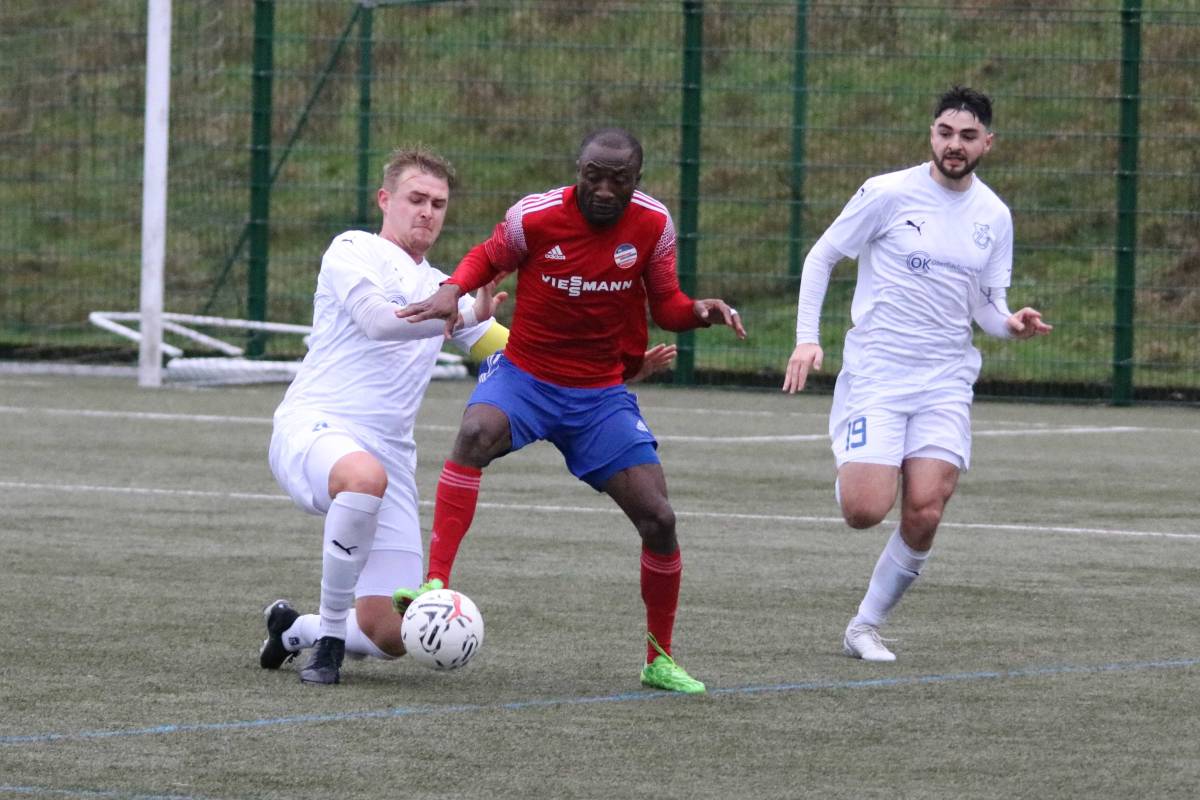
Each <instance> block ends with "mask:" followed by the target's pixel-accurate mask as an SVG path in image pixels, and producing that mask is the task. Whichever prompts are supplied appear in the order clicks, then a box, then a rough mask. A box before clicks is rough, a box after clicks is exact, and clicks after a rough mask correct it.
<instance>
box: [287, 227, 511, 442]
mask: <svg viewBox="0 0 1200 800" xmlns="http://www.w3.org/2000/svg"><path fill="white" fill-rule="evenodd" d="M447 277H448V276H447V275H446V274H445V273H443V272H442V271H441V270H438V269H435V268H434V267H433V266H431V265H430V263H429V262H428V261H426V260H424V259H422V261H421V263H420V264H416V263H414V262H413V260H412V257H411V256H409V255H408V253H406V252H405V251H404V250H403V249H401V248H400V247H398V246H397V245H395V244H393V243H392V242H390V241H388V240H387V239H384V238H383V237H381V236H377V235H375V234H373V233H367V232H365V231H347V232H345V233H343V234H340V235H338V236H336V237H334V240H333V242H332V243H331V244H330V245H329V248H328V249H327V250H326V251H325V255H324V257H323V258H322V259H321V271H320V273H319V274H318V275H317V291H316V294H315V296H314V298H313V332H312V337H311V339H310V341H309V350H308V354H307V355H305V357H304V362H303V363H302V364H301V365H300V370H299V372H298V374H297V375H296V377H295V379H294V380H293V381H292V384H291V386H289V387H288V390H287V393H286V394H285V395H284V398H283V402H282V403H280V405H279V408H277V409H276V411H275V424H276V425H277V426H278V425H280V424H286V421H287V418H288V416H289V415H291V414H293V413H297V412H303V414H304V416H309V413H308V412H313V411H316V412H319V413H320V414H323V415H326V416H329V417H332V418H334V419H336V420H338V421H339V422H341V423H343V424H344V425H347V426H349V427H351V428H352V429H355V430H358V431H361V432H363V433H364V434H367V435H369V436H371V437H372V438H373V439H375V440H376V441H375V442H373V444H376V446H378V445H379V444H382V445H383V446H385V447H387V448H389V449H395V451H396V452H394V453H392V455H395V456H399V457H400V458H402V459H404V458H406V457H407V456H411V455H412V454H413V453H415V449H416V445H415V443H414V442H413V437H412V432H413V426H414V425H415V423H416V417H417V410H418V408H419V407H420V404H421V399H422V398H423V397H424V396H425V389H426V388H427V387H428V386H429V381H430V379H431V378H432V376H433V367H434V363H435V362H436V361H437V356H438V353H439V352H440V351H441V349H442V344H443V342H444V337H443V336H432V337H430V338H427V339H417V340H413V341H378V340H375V339H371V338H368V337H367V335H366V334H364V333H363V332H362V330H361V329H360V328H359V327H358V325H357V324H356V323H355V322H354V320H353V319H352V318H351V316H350V312H349V311H348V310H347V309H346V298H347V296H348V295H349V294H350V292H351V290H353V289H354V288H355V287H356V286H358V285H359V284H360V283H362V282H363V281H368V282H370V283H371V284H373V285H374V286H376V287H378V289H379V291H380V292H382V293H383V295H384V297H386V298H387V300H388V302H390V303H393V304H395V305H396V306H397V307H401V306H405V305H408V304H409V303H413V302H416V301H419V300H424V299H425V298H426V297H428V296H429V295H431V294H433V293H434V292H435V291H437V289H438V286H439V285H440V284H441V283H442V281H444V280H446V278H447ZM473 304H474V298H473V297H471V296H468V295H464V296H463V297H462V298H461V299H460V300H459V308H460V310H464V311H465V309H467V308H469V307H470V306H471V305H473ZM490 324H491V320H490V319H489V320H485V321H484V322H482V323H480V324H478V325H474V326H471V327H469V328H463V329H460V330H459V331H457V332H456V333H455V335H454V337H453V341H454V343H455V344H456V345H457V346H459V347H460V348H462V349H463V350H464V351H467V350H469V349H470V347H471V345H473V344H474V343H475V342H476V341H477V340H478V339H479V338H480V337H481V336H483V334H484V332H485V331H486V330H487V328H488V326H489V325H490ZM381 455H382V454H381Z"/></svg>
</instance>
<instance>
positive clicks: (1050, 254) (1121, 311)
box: [0, 0, 1200, 403]
mask: <svg viewBox="0 0 1200 800" xmlns="http://www.w3.org/2000/svg"><path fill="white" fill-rule="evenodd" d="M145 27H146V10H145V4H144V2H141V0H110V1H109V2H103V3H101V2H84V1H83V0H75V1H74V2H69V3H62V4H46V3H35V2H32V0H9V2H6V3H5V4H4V5H3V6H2V7H0V164H2V168H0V209H2V210H3V214H0V358H39V359H44V358H50V357H60V358H70V359H73V360H77V361H78V360H83V361H90V362H104V361H112V360H114V359H120V358H129V357H131V356H132V355H133V348H132V347H130V346H129V345H128V344H122V343H118V342H116V341H115V340H113V339H112V338H110V336H109V335H108V334H106V333H103V332H100V331H97V330H94V329H91V328H90V327H89V326H88V324H87V322H86V317H87V314H88V312H89V311H92V310H96V309H108V310H135V309H136V308H137V298H138V279H139V264H140V256H139V253H138V247H139V225H140V197H141V195H140V173H141V142H140V140H141V135H142V103H143V91H144V89H143V87H144V82H145V75H144V58H145ZM172 61H173V66H172V81H171V93H172V97H171V102H172V111H171V164H170V190H169V191H170V194H169V197H170V207H169V230H168V240H167V252H168V267H167V276H166V307H167V310H170V311H177V312H186V313H208V314H215V315H221V316H229V317H252V318H265V319H269V320H272V321H278V322H293V323H304V322H307V321H308V320H309V318H310V314H311V296H312V290H313V284H314V277H315V273H316V269H317V266H318V264H319V257H320V254H321V252H322V250H323V249H324V247H325V245H326V244H327V242H328V241H329V239H330V238H331V237H332V236H333V235H334V234H336V233H338V232H339V231H341V230H344V229H346V228H348V227H366V228H371V227H373V226H374V225H375V224H376V218H375V209H374V206H373V192H374V189H375V186H376V182H377V180H378V171H379V167H380V166H381V164H382V162H383V160H384V158H385V156H386V154H387V153H388V151H389V150H390V149H391V148H392V147H393V146H395V145H397V144H400V143H403V142H414V141H421V142H425V143H427V144H431V145H433V146H434V147H435V148H437V149H438V150H440V151H441V152H443V153H445V154H446V155H448V156H449V157H450V158H451V159H452V160H453V161H454V162H455V163H456V165H457V167H458V169H459V171H460V173H461V175H462V177H463V185H462V188H461V189H460V190H459V192H458V193H457V195H456V197H455V198H454V200H453V202H452V209H451V213H450V219H449V222H448V224H447V227H446V230H445V232H444V234H443V237H442V240H441V242H440V243H439V244H438V246H437V247H436V248H435V251H434V252H433V254H432V256H433V260H434V261H435V262H438V263H440V264H442V265H443V266H446V267H452V266H453V265H454V263H456V261H457V259H458V258H459V257H460V256H461V255H462V254H463V253H464V252H465V251H466V250H467V249H468V248H469V247H470V246H471V245H473V244H474V243H475V242H477V241H478V240H480V239H481V238H483V237H484V236H485V235H486V234H487V233H488V232H489V231H490V229H491V227H492V225H494V223H495V222H496V221H498V220H499V219H500V217H501V215H502V214H503V211H504V209H505V208H506V207H507V206H508V205H509V204H511V203H512V202H513V201H514V200H516V199H517V198H518V197H520V196H521V195H523V194H526V193H529V192H534V191H541V190H544V189H547V188H550V187H553V186H558V185H563V184H565V183H569V182H571V180H572V179H573V155H574V151H575V149H576V147H577V144H578V141H579V139H580V137H581V136H582V134H583V133H584V132H585V131H586V130H587V129H588V128H589V127H592V126H595V125H599V124H620V125H625V126H628V127H630V128H631V129H633V130H634V131H635V132H636V133H638V134H639V136H640V137H641V138H642V140H643V142H644V144H645V148H646V169H645V175H644V180H643V186H644V188H645V189H646V190H648V191H649V192H651V193H652V194H654V195H655V196H657V197H659V198H660V199H661V200H663V201H664V202H666V203H667V204H668V205H669V206H670V207H671V208H672V209H673V211H674V214H675V218H676V223H677V227H678V228H679V230H680V253H681V263H680V269H681V273H682V277H683V281H684V284H685V286H687V287H688V288H689V289H690V290H691V291H694V292H695V293H697V294H698V295H700V296H722V297H725V298H727V299H729V300H730V301H731V302H733V303H734V304H736V305H737V306H738V308H739V309H740V310H741V312H742V314H743V315H744V317H745V319H746V322H747V325H748V327H749V328H750V332H751V336H750V339H749V340H748V341H746V342H744V343H735V342H734V341H733V339H732V337H731V336H729V335H727V334H728V331H703V332H699V333H697V334H696V335H695V336H694V337H686V336H685V337H683V338H682V339H681V345H683V348H684V356H683V358H681V369H680V375H679V378H680V379H681V380H684V381H694V382H701V383H702V382H708V381H723V382H733V383H740V384H745V385H775V384H777V383H778V382H779V381H780V375H781V370H782V367H783V364H784V363H785V362H786V359H787V356H788V354H789V353H790V351H791V346H792V344H793V331H794V322H795V297H796V286H797V281H798V275H799V270H800V264H801V261H802V258H803V254H804V252H805V250H806V249H807V247H808V246H809V245H811V243H812V241H813V240H814V239H815V238H816V237H817V236H818V235H820V233H821V231H822V230H823V229H824V227H825V226H826V225H828V223H829V222H830V221H832V219H833V217H834V216H836V214H837V212H838V211H839V210H840V208H841V206H842V205H843V204H844V202H845V201H846V200H847V199H848V198H849V197H850V195H851V194H852V192H853V191H854V190H855V189H856V188H857V186H858V185H859V184H860V183H861V182H862V180H863V179H864V178H866V177H868V176H870V175H873V174H877V173H880V172H884V171H888V170H892V169H897V168H901V167H905V166H909V165H911V164H915V163H917V162H919V161H922V160H924V159H925V158H926V157H927V154H928V143H927V142H928V124H929V112H930V110H931V104H932V102H933V100H934V98H935V97H936V96H937V95H938V94H939V93H940V92H941V91H943V90H944V89H945V88H947V87H948V86H949V85H951V84H953V83H965V84H969V85H973V86H976V87H978V88H981V89H984V90H985V91H987V92H988V93H990V94H991V95H992V96H993V98H994V100H995V104H996V119H995V121H994V124H995V129H996V132H997V142H996V146H995V148H994V150H993V152H992V154H991V155H989V157H988V159H987V160H986V162H985V164H984V165H983V167H982V168H981V174H982V175H983V177H984V179H985V180H987V181H988V183H989V184H990V185H991V186H993V187H994V188H995V189H996V190H997V191H998V193H999V194H1000V195H1001V196H1002V197H1003V198H1005V199H1006V200H1007V201H1008V202H1009V204H1010V206H1011V207H1012V209H1013V215H1014V220H1015V224H1016V231H1017V241H1016V267H1015V273H1014V285H1013V288H1012V289H1011V290H1010V297H1011V299H1012V302H1013V303H1014V305H1015V304H1022V305H1024V304H1030V305H1035V306H1037V307H1039V308H1041V309H1042V310H1043V311H1044V312H1045V314H1046V316H1047V318H1048V319H1049V320H1050V321H1052V322H1054V323H1055V325H1056V330H1055V332H1054V334H1053V335H1052V336H1051V337H1049V338H1046V339H1041V340H1037V341H1034V342H1024V343H1013V342H989V341H987V340H986V338H985V337H983V336H982V335H981V336H980V337H979V343H980V346H981V347H982V348H983V349H984V350H985V366H984V373H983V378H982V381H981V384H980V387H979V388H980V392H981V394H1015V395H1019V396H1025V397H1059V396H1066V397H1076V398H1086V399H1105V400H1110V401H1113V402H1117V403H1124V402H1130V401H1132V400H1143V399H1144V400H1168V401H1183V402H1196V401H1198V400H1200V219H1198V217H1200V103H1198V100H1197V91H1196V86H1197V83H1198V82H1200V2H1197V0H1175V1H1174V2H1163V1H1161V0H1160V1H1159V2H1154V1H1153V0H1151V1H1149V2H1141V1H1140V0H1124V2H1121V1H1120V0H1115V1H1114V2H1110V3H1105V4H1101V3H1097V2H1068V1H1066V0H1045V2H1043V3H1040V4H1033V5H1031V4H1029V3H1025V2H1015V0H1007V1H1002V0H975V2H973V3H968V4H966V5H963V4H959V3H953V4H951V3H946V2H913V1H911V0H910V1H909V2H899V1H898V0H860V1H858V2H854V1H852V2H831V1H830V0H799V2H771V1H769V0H761V1H760V2H750V1H749V0H747V1H744V2H735V1H733V0H729V1H727V2H720V1H718V0H707V2H701V0H655V1H654V2H601V3H596V2H575V1H574V0H559V1H557V2H532V1H531V0H516V1H515V2H510V1H507V0H506V1H504V2H501V1H500V0H475V2H455V1H450V2H392V3H387V2H362V3H356V2H348V0H257V1H252V0H197V1H196V2H189V3H175V4H174V32H173V42H172ZM853 280H854V268H853V265H852V264H849V263H844V264H842V265H841V266H839V267H838V269H837V270H836V271H835V273H834V282H833V285H832V286H831V289H830V293H829V297H828V298H827V300H826V313H825V316H824V322H823V336H824V337H825V342H824V345H825V349H826V353H827V356H828V358H827V360H826V368H825V373H826V375H827V376H832V375H833V374H835V373H836V370H837V368H838V356H839V354H840V350H841V338H842V335H843V333H844V331H845V328H846V326H847V325H848V314H849V293H850V291H851V289H852V287H853ZM670 338H671V337H669V336H667V335H660V336H657V337H655V339H656V340H658V339H662V340H669V339H670ZM292 346H294V345H292ZM273 347H274V348H279V347H284V345H283V344H282V343H272V342H267V343H266V348H267V350H268V351H270V350H271V348H273Z"/></svg>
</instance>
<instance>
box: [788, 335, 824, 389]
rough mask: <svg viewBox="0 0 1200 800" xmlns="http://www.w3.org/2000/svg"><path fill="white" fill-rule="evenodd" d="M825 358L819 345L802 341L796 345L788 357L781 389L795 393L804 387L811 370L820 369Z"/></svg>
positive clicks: (818, 370)
mask: <svg viewBox="0 0 1200 800" xmlns="http://www.w3.org/2000/svg"><path fill="white" fill-rule="evenodd" d="M824 358H825V353H824V351H822V350H821V345H819V344H812V343H808V342H806V343H804V344H798V345H796V349H795V350H793V351H792V356H791V358H789V359H788V363H787V369H786V370H785V371H784V373H783V390H784V391H785V392H787V393H788V394H795V393H796V392H799V391H801V390H803V389H804V384H805V383H806V382H807V381H808V373H809V371H811V370H815V371H817V372H820V371H821V361H822V360H823V359H824Z"/></svg>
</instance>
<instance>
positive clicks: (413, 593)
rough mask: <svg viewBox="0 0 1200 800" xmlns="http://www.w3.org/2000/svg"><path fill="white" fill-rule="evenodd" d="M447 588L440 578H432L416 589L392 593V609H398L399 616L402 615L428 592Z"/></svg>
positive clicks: (398, 590)
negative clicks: (411, 604) (410, 605)
mask: <svg viewBox="0 0 1200 800" xmlns="http://www.w3.org/2000/svg"><path fill="white" fill-rule="evenodd" d="M445 588H446V584H444V583H442V581H441V580H440V579H439V578H431V579H430V580H427V581H425V582H424V583H422V584H421V585H420V586H418V587H417V588H415V589H397V590H396V591H394V592H392V607H393V608H395V609H396V613H397V614H401V615H402V614H404V612H405V611H407V610H408V606H409V604H410V603H412V601H413V600H416V599H417V598H418V597H420V596H421V595H423V594H425V593H426V592H432V591H433V590H434V589H445Z"/></svg>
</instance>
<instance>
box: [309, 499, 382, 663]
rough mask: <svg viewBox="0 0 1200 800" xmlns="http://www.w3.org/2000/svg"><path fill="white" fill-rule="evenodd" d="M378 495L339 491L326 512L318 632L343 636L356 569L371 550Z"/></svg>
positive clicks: (365, 559) (378, 503)
mask: <svg viewBox="0 0 1200 800" xmlns="http://www.w3.org/2000/svg"><path fill="white" fill-rule="evenodd" d="M382 503H383V500H382V499H381V498H378V497H375V496H374V495H370V494H362V493H359V492H341V493H340V494H338V496H337V497H335V498H334V499H333V502H332V503H331V504H330V505H329V513H327V514H326V515H325V538H324V547H323V549H322V558H321V631H320V633H321V636H322V637H324V636H335V637H337V638H338V639H342V640H345V638H346V616H347V615H348V614H349V613H350V609H352V608H353V607H354V586H355V584H357V583H358V573H359V572H361V571H362V567H363V564H365V563H366V561H367V556H368V555H369V554H370V552H371V543H372V542H374V541H375V527H376V525H377V524H378V522H379V506H380V505H381V504H382Z"/></svg>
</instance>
